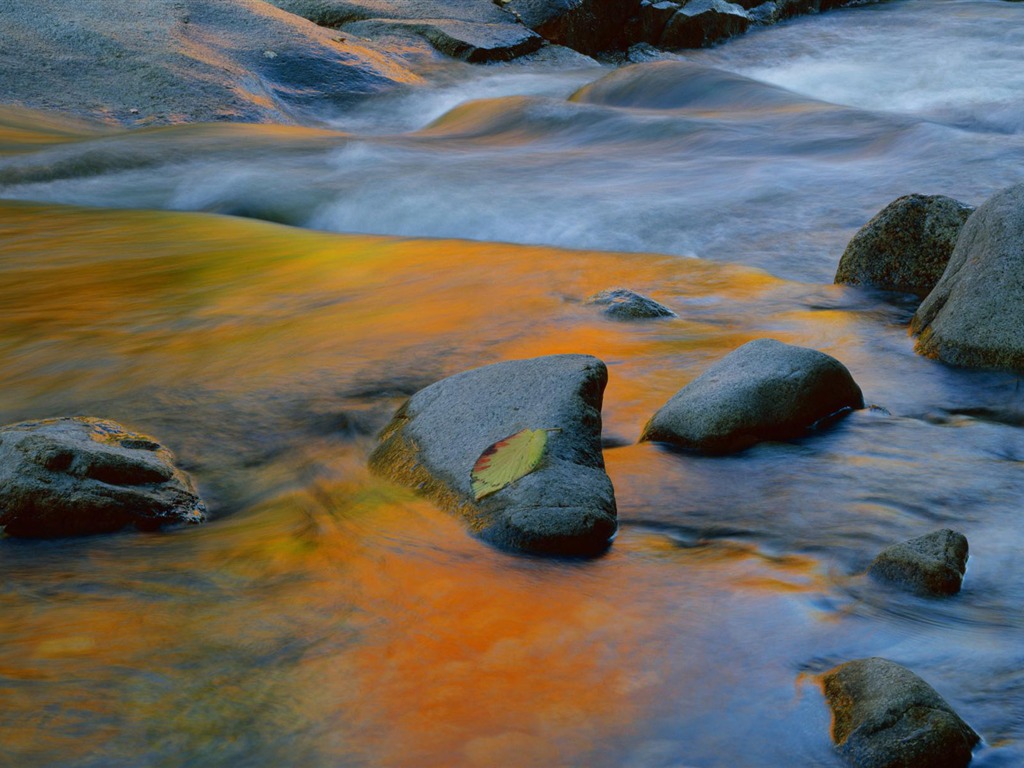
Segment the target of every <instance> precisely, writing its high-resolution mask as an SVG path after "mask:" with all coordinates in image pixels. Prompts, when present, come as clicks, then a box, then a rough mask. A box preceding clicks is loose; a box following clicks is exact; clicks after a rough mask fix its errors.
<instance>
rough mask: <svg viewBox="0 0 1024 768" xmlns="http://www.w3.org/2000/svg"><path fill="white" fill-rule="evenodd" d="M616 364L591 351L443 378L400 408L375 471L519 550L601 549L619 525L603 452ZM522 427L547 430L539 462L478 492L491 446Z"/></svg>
mask: <svg viewBox="0 0 1024 768" xmlns="http://www.w3.org/2000/svg"><path fill="white" fill-rule="evenodd" d="M607 381H608V372H607V369H606V368H605V365H604V363H602V362H601V361H600V360H598V359H597V358H595V357H590V356H589V355H552V356H549V357H539V358H535V359H530V360H513V361H508V362H504V363H496V364H494V365H488V366H485V367H483V368H477V369H475V370H471V371H466V372H464V373H460V374H457V375H455V376H451V377H449V378H447V379H443V380H441V381H438V382H436V383H434V384H431V385H430V386H429V387H426V388H425V389H422V390H420V391H419V392H417V393H416V394H415V395H413V396H412V397H411V398H410V399H409V400H408V401H407V402H406V403H405V404H404V405H403V406H402V407H401V408H400V409H399V411H398V412H397V413H396V414H395V417H394V419H393V420H392V421H391V423H390V424H389V425H388V426H387V427H385V429H384V431H383V432H382V433H381V436H380V444H379V445H378V446H377V448H376V450H375V451H374V452H373V454H372V456H371V457H370V467H371V469H372V470H373V471H375V472H377V473H378V474H381V475H383V476H385V477H388V478H390V479H392V480H394V481H395V482H398V483H400V484H402V485H406V486H408V487H411V488H417V489H419V490H420V491H421V492H423V493H425V494H427V495H428V496H430V497H431V498H433V499H434V500H435V501H436V502H438V503H439V504H440V505H441V506H442V507H444V508H447V509H450V510H452V511H455V512H458V513H460V514H461V515H462V516H464V517H465V519H466V520H467V522H468V523H469V526H470V528H471V530H472V531H473V532H474V533H476V534H477V535H478V536H480V537H481V538H482V539H484V540H485V541H488V542H490V543H492V544H494V545H496V546H499V547H502V548H504V549H509V550H513V551H518V552H529V553H536V554H554V555H593V554H598V553H600V552H602V551H604V550H605V549H606V548H607V546H608V542H609V540H610V539H611V537H612V536H613V535H614V533H615V530H616V511H615V494H614V491H613V489H612V484H611V480H609V478H608V475H607V474H605V471H604V458H603V456H602V454H601V400H602V397H603V394H604V388H605V384H606V383H607ZM523 429H545V430H553V431H551V432H549V437H548V439H547V446H546V449H545V454H544V456H543V458H542V460H541V464H540V466H539V467H538V468H537V469H535V470H534V471H532V472H530V473H528V474H526V475H525V476H523V477H521V478H519V479H517V480H515V481H514V482H512V483H510V484H509V485H507V486H506V487H504V488H502V489H501V490H499V491H498V492H496V493H493V494H491V495H489V496H485V497H484V498H482V499H480V500H477V499H476V498H475V495H474V493H473V491H472V486H471V480H470V473H471V471H472V470H473V467H474V465H475V464H476V462H477V460H478V459H479V458H480V456H481V454H482V453H483V452H484V451H485V450H486V449H487V448H488V447H489V446H491V445H493V444H494V443H496V442H498V441H499V440H503V439H504V438H506V437H509V436H510V435H513V434H515V433H517V432H519V431H520V430H523Z"/></svg>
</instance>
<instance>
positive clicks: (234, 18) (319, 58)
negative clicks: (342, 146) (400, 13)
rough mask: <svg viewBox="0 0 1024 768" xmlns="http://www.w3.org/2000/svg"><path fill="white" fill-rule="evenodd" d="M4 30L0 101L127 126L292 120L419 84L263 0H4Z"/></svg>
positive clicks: (382, 59)
mask: <svg viewBox="0 0 1024 768" xmlns="http://www.w3.org/2000/svg"><path fill="white" fill-rule="evenodd" d="M3 26H4V35H3V37H4V39H3V41H2V42H0V60H2V61H3V71H4V74H3V77H2V78H0V102H3V103H7V104H10V103H14V104H20V105H22V106H27V107H32V108H36V109H50V110H59V111H63V112H70V113H74V114H78V115H83V116H88V117H92V118H95V119H99V120H103V121H106V122H116V123H122V124H128V125H148V124H162V123H178V122H207V121H218V120H232V121H243V122H279V123H280V122H283V123H291V122H295V117H294V116H295V115H301V116H303V117H304V118H306V119H309V118H311V117H313V116H315V115H316V114H318V113H319V112H320V111H321V110H323V109H324V108H327V107H330V106H331V105H337V104H338V103H339V102H340V103H351V102H352V101H353V100H354V99H358V98H359V97H360V96H365V95H368V94H374V93H379V92H382V91H386V90H392V89H395V88H397V87H399V86H401V85H403V84H408V83H412V82H416V81H417V80H418V79H419V78H418V76H416V75H414V74H413V73H412V72H410V71H409V70H408V69H407V68H406V67H405V66H404V64H403V63H402V62H401V60H400V59H399V58H398V57H396V56H392V55H391V54H390V53H389V52H388V51H386V50H383V49H378V48H374V47H373V46H371V45H367V44H358V43H354V42H351V41H345V40H340V39H339V36H338V35H337V34H336V33H333V32H332V31H330V30H327V29H324V28H322V27H319V26H317V25H316V24H313V23H312V22H309V21H307V20H305V19H302V18H299V17H298V16H295V15H293V14H290V13H286V12H284V11H282V10H279V9H277V8H274V7H273V6H271V5H269V4H266V3H262V2H261V3H255V2H247V1H246V0H217V2H215V3H187V4H186V3H165V2H154V1H153V0H141V1H140V2H134V3H130V4H126V3H122V2H114V0H83V2H79V3H66V2H58V1H57V0H40V2H33V3H5V4H4V5H3ZM40 62H46V66H45V67H44V66H40ZM68 83H74V88H68V87H67V86H68Z"/></svg>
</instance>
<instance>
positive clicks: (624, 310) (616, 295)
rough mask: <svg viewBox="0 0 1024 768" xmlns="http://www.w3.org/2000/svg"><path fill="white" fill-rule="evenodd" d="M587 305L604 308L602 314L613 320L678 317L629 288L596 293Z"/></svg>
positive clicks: (666, 308)
mask: <svg viewBox="0 0 1024 768" xmlns="http://www.w3.org/2000/svg"><path fill="white" fill-rule="evenodd" d="M587 304H592V305H594V306H598V307H602V308H603V309H602V310H601V314H603V315H604V316H605V317H610V318H611V319H613V320H650V319H655V318H659V317H676V313H675V312H673V311H672V310H671V309H669V308H668V307H666V306H665V305H664V304H659V303H658V302H656V301H655V300H654V299H649V298H647V297H646V296H642V295H640V294H639V293H635V292H633V291H631V290H629V289H627V288H612V289H610V290H607V291H601V292H600V293H596V294H594V295H593V296H591V297H590V298H589V299H587Z"/></svg>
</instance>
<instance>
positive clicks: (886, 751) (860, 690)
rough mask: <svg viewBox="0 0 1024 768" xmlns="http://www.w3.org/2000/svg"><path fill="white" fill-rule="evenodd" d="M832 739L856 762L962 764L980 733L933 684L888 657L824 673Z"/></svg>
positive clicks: (909, 766)
mask: <svg viewBox="0 0 1024 768" xmlns="http://www.w3.org/2000/svg"><path fill="white" fill-rule="evenodd" d="M823 682H824V687H825V698H826V699H827V700H828V703H829V706H830V707H831V708H832V740H833V742H835V745H836V747H837V749H838V750H839V752H840V754H842V755H843V757H844V758H846V761H847V762H848V763H849V764H850V765H852V766H854V768H963V767H964V766H966V765H968V764H969V763H970V762H971V757H972V755H971V750H972V749H973V747H974V745H975V744H977V743H978V741H979V737H978V734H977V733H975V732H974V731H973V730H972V729H971V727H970V726H969V725H967V723H965V722H964V721H963V720H961V719H960V716H959V715H957V713H956V712H954V711H953V708H952V707H950V706H949V704H948V703H947V702H946V700H945V699H943V698H942V697H941V696H940V695H939V694H938V693H937V692H936V691H935V689H934V688H932V687H931V686H930V685H928V683H926V682H925V681H924V680H922V679H921V678H920V677H918V676H917V675H915V674H914V673H913V672H911V671H910V670H909V669H907V668H906V667H902V666H900V665H899V664H896V663H894V662H892V661H888V660H887V659H881V658H877V657H876V658H870V659H858V660H856V661H850V662H847V663H846V664H841V665H839V666H838V667H836V668H835V669H832V670H830V671H829V672H827V673H826V674H825V676H824V678H823Z"/></svg>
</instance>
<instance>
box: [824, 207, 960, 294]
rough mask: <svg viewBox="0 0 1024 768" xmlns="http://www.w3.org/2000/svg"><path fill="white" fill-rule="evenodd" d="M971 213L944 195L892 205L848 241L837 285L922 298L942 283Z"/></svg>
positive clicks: (837, 277)
mask: <svg viewBox="0 0 1024 768" xmlns="http://www.w3.org/2000/svg"><path fill="white" fill-rule="evenodd" d="M973 212H974V209H973V208H972V207H970V206H969V205H965V204H964V203H961V202H959V201H957V200H954V199H953V198H951V197H943V196H942V195H932V196H929V195H906V196H904V197H901V198H899V199H897V200H894V201H893V202H891V203H889V205H887V206H886V207H885V208H883V209H882V210H881V211H880V212H879V213H878V214H877V215H876V216H875V217H874V218H873V219H871V221H869V222H868V223H867V224H865V225H864V226H863V227H862V228H861V229H860V231H859V232H857V234H856V235H854V236H853V239H852V240H850V243H849V245H847V246H846V251H845V252H844V253H843V256H842V258H841V259H840V260H839V268H838V270H837V271H836V278H835V282H836V283H847V284H850V285H868V286H873V287H875V288H882V289H883V290H887V291H902V292H904V293H914V294H917V295H918V296H920V297H921V298H924V297H925V296H927V295H928V294H929V293H931V291H932V289H933V288H934V287H935V284H936V283H937V282H939V278H941V277H942V273H943V272H944V271H945V269H946V265H947V264H948V263H949V257H950V256H951V255H952V253H953V247H954V246H955V245H956V240H957V237H959V235H960V230H961V229H962V228H963V225H964V222H966V221H967V217H968V216H970V215H971V213H973Z"/></svg>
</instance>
